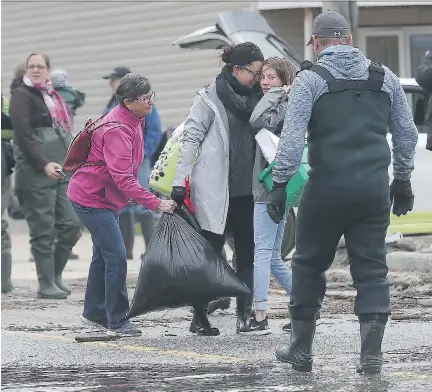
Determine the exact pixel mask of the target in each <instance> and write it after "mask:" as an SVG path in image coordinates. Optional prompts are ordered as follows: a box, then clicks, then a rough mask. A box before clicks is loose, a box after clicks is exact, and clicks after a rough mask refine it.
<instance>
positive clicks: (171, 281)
mask: <svg viewBox="0 0 432 392" xmlns="http://www.w3.org/2000/svg"><path fill="white" fill-rule="evenodd" d="M179 213H180V214H181V216H180V215H179ZM179 213H176V212H175V213H174V214H166V213H165V214H163V215H162V217H161V218H160V220H159V223H158V225H157V227H156V230H155V232H154V234H153V237H152V239H151V241H150V243H149V246H148V248H147V250H146V253H145V254H144V256H143V259H142V263H141V269H140V272H139V276H138V282H137V285H136V289H135V294H134V297H133V300H132V304H131V308H130V311H129V313H128V315H127V318H128V319H129V318H132V317H135V316H138V315H140V314H144V313H148V312H152V311H155V310H161V309H165V308H178V307H181V306H188V305H193V304H195V303H198V302H209V301H211V300H214V299H216V298H220V297H235V296H237V295H240V294H248V293H250V291H249V289H248V288H247V286H246V285H245V284H244V283H243V282H242V281H240V280H239V278H238V277H237V276H236V274H235V272H234V270H233V269H232V268H231V267H230V265H229V264H228V263H227V262H226V260H224V258H223V257H222V255H220V254H217V253H216V251H215V250H214V249H213V247H212V246H211V245H210V243H209V242H208V241H207V240H206V239H204V237H203V236H202V235H201V234H200V233H199V225H198V223H197V222H196V219H195V217H193V216H192V215H190V214H188V213H187V212H185V210H184V209H182V210H181V211H179ZM182 216H183V217H184V218H185V219H187V221H186V220H185V219H184V218H182Z"/></svg>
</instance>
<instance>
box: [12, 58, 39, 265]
mask: <svg viewBox="0 0 432 392" xmlns="http://www.w3.org/2000/svg"><path fill="white" fill-rule="evenodd" d="M25 73H26V64H25V63H24V62H23V63H20V64H18V65H17V66H16V67H15V70H14V78H13V79H12V82H11V85H10V94H11V95H12V94H13V91H14V90H15V88H17V87H19V86H21V85H22V83H23V77H24V75H25ZM11 142H12V143H13V140H12V141H11ZM7 210H8V215H9V217H10V218H12V219H24V213H23V211H22V208H21V206H20V204H19V201H18V198H17V197H16V195H15V192H14V191H12V193H11V196H10V199H9V204H8V206H7ZM30 261H32V262H34V259H33V258H32V257H30Z"/></svg>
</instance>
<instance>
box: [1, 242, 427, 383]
mask: <svg viewBox="0 0 432 392" xmlns="http://www.w3.org/2000/svg"><path fill="white" fill-rule="evenodd" d="M14 238H15V242H14V244H13V254H14V255H15V256H14V257H15V259H14V270H13V271H14V272H13V281H14V285H15V286H16V288H15V290H14V291H13V293H11V294H8V295H2V301H1V302H2V303H1V305H2V311H1V316H2V317H1V318H2V320H1V328H2V331H1V354H2V355H1V365H2V369H1V376H2V379H1V381H2V390H5V391H14V392H18V391H22V392H39V391H41V392H42V391H43V392H51V391H59V392H75V391H117V392H123V391H131V392H134V391H149V392H159V391H160V392H168V391H170V392H171V391H172V392H174V391H175V392H184V391H215V392H217V391H220V392H249V391H250V392H257V391H259V392H262V391H294V392H295V391H316V392H330V391H331V392H338V391H340V392H351V391H355V392H360V391H361V392H407V391H409V392H431V391H432V322H431V320H432V302H431V293H432V292H431V291H430V289H431V286H430V285H431V284H432V280H431V279H432V277H431V275H430V274H421V273H419V272H417V271H411V272H408V271H392V273H391V277H390V278H391V279H390V280H391V282H392V307H393V316H394V318H395V320H392V321H391V322H390V323H389V325H388V328H387V330H386V335H385V339H384V343H383V350H384V360H385V365H384V369H383V373H382V375H381V376H379V377H373V378H367V377H365V376H362V375H358V374H356V372H355V369H356V365H357V361H358V356H359V350H360V341H359V340H360V339H359V330H358V322H357V320H356V318H355V317H354V316H353V315H352V313H353V303H354V301H353V300H354V292H353V289H352V282H350V280H349V279H348V278H347V274H348V267H345V266H344V267H340V268H339V269H336V270H332V271H329V273H328V279H329V284H328V292H327V296H326V299H325V301H324V305H323V309H322V317H323V320H322V321H323V323H322V324H321V325H319V326H318V327H317V332H316V338H315V343H314V370H313V372H312V373H311V374H300V373H298V372H295V371H293V370H292V369H291V368H290V366H289V365H286V364H281V363H279V362H277V361H276V360H275V356H274V352H275V349H276V347H277V346H278V345H279V344H281V343H287V342H288V341H289V334H286V333H283V332H282V330H281V326H282V325H283V324H285V323H286V322H287V316H288V314H287V297H286V296H285V295H284V293H283V291H282V290H281V289H280V288H276V287H273V288H272V291H271V295H270V311H269V318H270V319H269V325H270V327H271V329H272V334H271V335H268V336H239V335H237V334H236V333H235V301H233V303H232V305H231V308H230V309H228V310H227V311H223V312H221V311H217V312H216V313H215V314H214V315H212V316H211V322H212V323H213V324H214V325H215V326H217V327H218V328H219V329H220V330H221V335H220V336H217V337H198V336H195V335H192V334H191V333H189V331H188V327H189V323H190V320H191V313H190V309H189V308H182V309H176V310H169V311H162V312H153V313H150V314H148V315H144V316H139V317H137V318H136V319H134V320H133V323H134V325H135V326H136V327H138V328H140V329H141V330H142V333H143V335H142V337H139V338H130V339H121V340H118V341H111V342H90V343H77V342H76V341H75V337H76V336H77V335H89V334H94V333H95V331H94V330H92V329H89V328H88V327H85V326H83V325H82V324H81V323H80V321H79V315H80V313H81V312H82V305H83V298H84V289H85V283H86V276H87V271H88V264H89V260H90V255H89V252H90V250H91V243H90V241H89V238H88V237H86V236H84V237H83V239H82V240H80V242H79V243H78V246H77V249H76V251H77V253H78V254H79V255H80V260H78V261H73V262H70V263H69V264H68V266H67V267H66V271H65V279H67V280H68V282H69V283H71V286H72V289H73V293H72V295H71V296H70V297H68V299H67V300H63V301H50V300H37V299H36V298H35V293H36V288H37V286H36V279H35V276H36V273H35V271H34V263H29V262H28V254H29V251H28V238H27V237H24V236H23V237H22V238H21V240H20V241H18V240H17V236H15V237H14ZM18 239H20V237H18ZM136 240H137V244H136V249H137V253H138V251H139V249H140V247H141V246H143V245H142V244H141V243H140V241H141V239H140V238H139V237H137V238H136ZM128 269H129V295H130V297H132V295H133V288H134V285H135V282H136V274H137V271H138V270H139V261H138V260H134V261H131V262H129V267H128ZM396 319H397V320H396Z"/></svg>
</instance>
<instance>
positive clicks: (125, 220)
mask: <svg viewBox="0 0 432 392" xmlns="http://www.w3.org/2000/svg"><path fill="white" fill-rule="evenodd" d="M128 73H131V70H130V69H129V68H127V67H116V68H114V70H113V71H112V72H111V73H109V74H108V75H106V76H104V77H103V78H104V79H107V80H108V81H109V86H110V87H111V90H112V94H113V95H112V97H111V99H110V100H109V102H108V104H107V106H106V108H105V112H106V111H108V110H110V109H112V108H114V107H116V106H117V105H118V101H117V98H116V95H115V94H116V90H117V87H118V85H119V83H120V80H121V78H122V77H123V76H125V75H127V74H128ZM143 124H144V125H143V133H144V148H145V152H144V161H143V162H142V164H141V166H140V170H139V176H138V179H139V182H140V184H141V185H142V186H143V187H145V188H146V189H147V190H149V188H148V181H149V177H150V171H151V159H152V156H153V154H154V153H155V151H156V149H157V147H158V145H159V142H160V140H161V137H162V129H161V121H160V117H159V112H158V110H157V108H156V105H154V104H153V109H152V111H151V113H149V114H148V115H146V116H145V121H144V123H143ZM135 212H136V217H137V220H138V221H139V223H140V226H141V233H142V235H143V237H144V242H145V244H146V246H147V244H148V243H149V242H150V238H151V236H152V234H153V231H154V219H155V213H154V212H152V211H150V210H148V209H147V208H145V207H144V206H141V205H140V206H126V207H125V208H124V209H123V210H122V211H120V214H119V225H120V231H121V233H122V236H123V240H124V243H125V246H126V256H127V259H128V260H132V259H133V248H134V242H135V226H134V213H135Z"/></svg>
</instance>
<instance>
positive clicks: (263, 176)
mask: <svg viewBox="0 0 432 392" xmlns="http://www.w3.org/2000/svg"><path fill="white" fill-rule="evenodd" d="M273 165H274V162H272V163H271V164H270V165H269V166H268V167H266V168H265V169H264V170H263V171H262V172H261V173H260V175H259V176H258V180H259V181H260V182H261V183H264V184H265V186H266V188H267V189H268V190H269V191H270V190H271V189H272V187H273V176H272V169H273ZM309 169H310V166H309V163H308V146H307V144H306V145H305V148H304V150H303V156H302V161H301V164H300V167H299V170H298V171H297V173H296V174H295V175H294V177H293V178H291V180H290V182H289V183H288V185H287V187H286V193H287V203H286V205H287V208H293V207H298V205H299V202H300V198H301V195H302V193H303V188H304V186H305V184H306V182H307V180H308V179H309V175H308V171H309Z"/></svg>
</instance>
